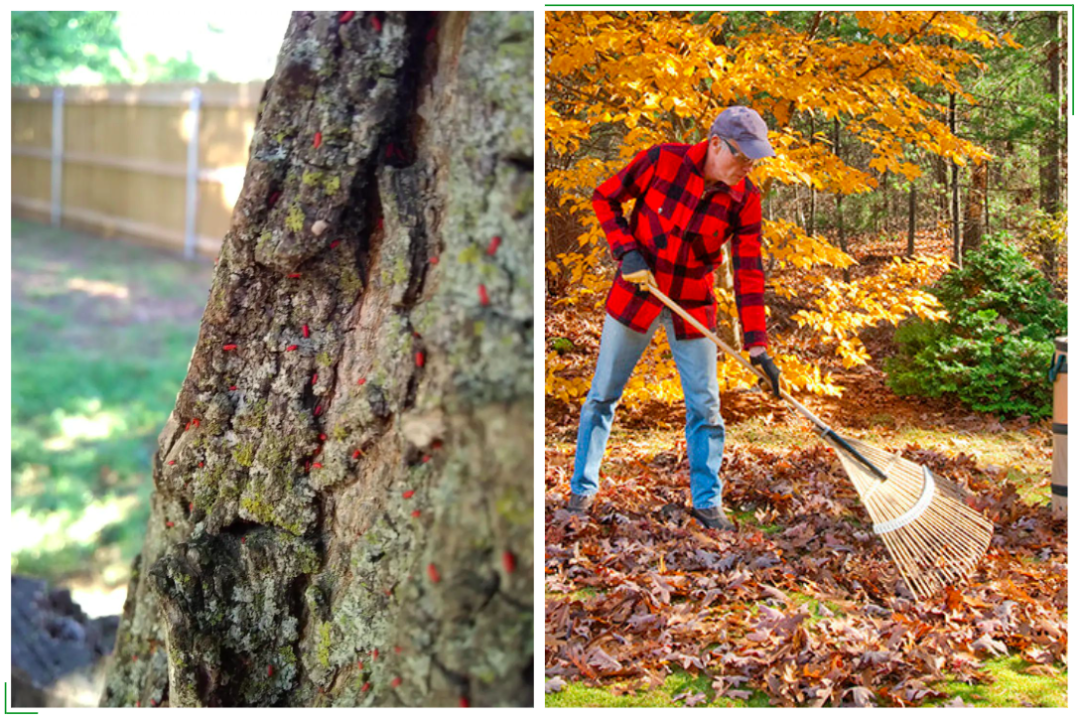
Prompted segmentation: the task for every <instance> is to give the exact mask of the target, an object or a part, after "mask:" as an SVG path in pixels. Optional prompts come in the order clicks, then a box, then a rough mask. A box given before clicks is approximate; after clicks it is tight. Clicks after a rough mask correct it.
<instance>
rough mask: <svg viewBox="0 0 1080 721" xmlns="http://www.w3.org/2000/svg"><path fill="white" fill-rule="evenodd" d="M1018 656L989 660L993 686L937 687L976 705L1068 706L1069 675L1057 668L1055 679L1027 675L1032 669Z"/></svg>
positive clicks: (943, 685)
mask: <svg viewBox="0 0 1080 721" xmlns="http://www.w3.org/2000/svg"><path fill="white" fill-rule="evenodd" d="M1030 666H1031V664H1029V663H1027V662H1026V661H1024V660H1023V659H1021V658H1019V657H1018V656H1007V657H1005V658H998V659H993V660H990V661H987V662H986V663H985V667H986V670H987V671H988V672H989V673H990V674H991V675H992V676H993V677H994V683H993V684H972V685H969V684H965V683H958V682H946V683H941V684H937V686H936V687H935V688H936V689H937V690H939V691H944V692H945V693H947V694H948V695H949V698H954V697H956V696H959V697H960V698H962V699H963V700H964V701H965V702H966V703H970V704H974V705H976V706H998V707H1000V706H1025V705H1031V706H1052V707H1065V706H1066V705H1067V701H1068V688H1069V674H1068V671H1066V670H1065V669H1064V668H1057V669H1056V670H1057V671H1058V674H1059V675H1056V676H1033V675H1031V674H1027V673H1024V672H1025V670H1026V669H1028V668H1030Z"/></svg>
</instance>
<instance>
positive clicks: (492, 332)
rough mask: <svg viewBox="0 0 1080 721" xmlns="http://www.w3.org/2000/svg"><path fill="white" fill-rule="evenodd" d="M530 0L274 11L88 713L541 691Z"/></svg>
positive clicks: (460, 698)
mask: <svg viewBox="0 0 1080 721" xmlns="http://www.w3.org/2000/svg"><path fill="white" fill-rule="evenodd" d="M532 22H533V18H532V13H529V12H523V13H474V14H468V13H423V12H416V13H395V12H386V13H384V12H379V13H364V12H357V13H325V12H298V13H294V15H293V18H292V21H291V23H290V25H289V29H288V31H287V34H286V37H285V41H284V44H283V47H282V50H281V53H280V55H279V59H278V66H277V70H276V72H275V75H274V77H273V78H272V79H271V81H270V82H269V83H268V84H267V89H266V92H265V95H264V98H263V102H262V103H261V104H260V109H259V118H258V120H257V123H256V128H255V134H254V139H253V140H252V145H251V149H250V156H249V157H250V160H249V164H248V169H247V175H246V178H245V182H244V188H243V190H242V192H241V194H240V198H239V200H238V201H237V203H236V207H235V210H234V213H233V220H232V227H231V229H230V230H229V232H228V234H227V235H226V236H225V238H224V242H223V247H222V252H221V255H220V258H219V261H218V265H217V269H216V271H215V274H214V278H213V283H212V287H211V291H210V298H209V301H208V303H207V307H206V311H205V313H204V316H203V319H202V325H201V328H200V332H199V338H198V341H197V344H196V347H195V349H194V352H193V355H192V358H191V362H190V365H189V368H188V374H187V378H186V379H185V381H184V383H183V386H182V388H181V390H180V392H179V394H178V396H177V401H176V407H175V409H174V410H173V412H172V414H171V416H170V418H169V420H168V422H167V423H166V425H165V428H164V430H163V431H162V433H161V436H160V438H159V446H158V451H157V454H156V455H155V457H154V468H153V478H154V494H153V496H152V499H151V503H152V506H153V507H152V515H151V520H150V524H149V527H148V529H147V535H146V543H145V545H144V548H143V551H142V554H141V555H140V557H139V558H138V559H136V562H135V567H134V573H133V577H132V581H131V583H130V586H129V589H128V599H127V602H126V604H125V608H124V616H123V620H122V622H121V626H120V631H119V635H118V640H117V646H116V654H115V661H114V666H113V668H112V669H111V671H110V674H109V677H108V683H107V688H106V691H105V694H104V696H103V698H102V705H106V706H135V705H139V706H142V707H148V706H151V705H158V706H162V705H168V706H241V705H245V706H246V705H258V706H357V705H378V706H399V705H442V706H445V705H454V706H456V705H459V704H469V705H476V706H480V705H484V706H486V705H529V704H531V702H532V658H533V649H532V635H533V632H532V590H533V589H532V567H533V559H532V477H533V472H532V430H533V407H532V368H533V364H532V335H533V327H532V326H533V319H532V292H533V289H532V287H531V282H532V254H533V238H532V226H533V195H532V193H533V158H532V149H533V146H532V125H533V122H532V107H533V98H532V94H533V93H532V82H533V81H532V36H533V31H532Z"/></svg>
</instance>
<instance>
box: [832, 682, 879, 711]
mask: <svg viewBox="0 0 1080 721" xmlns="http://www.w3.org/2000/svg"><path fill="white" fill-rule="evenodd" d="M849 695H850V696H851V704H852V705H853V706H858V707H861V708H866V707H872V706H874V703H873V701H874V699H875V698H876V694H875V693H874V692H873V691H871V690H870V689H868V688H866V687H865V686H852V687H851V688H849V689H847V690H846V691H844V693H843V694H841V696H840V697H841V698H844V697H846V696H849Z"/></svg>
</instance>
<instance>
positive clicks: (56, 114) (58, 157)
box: [49, 88, 64, 227]
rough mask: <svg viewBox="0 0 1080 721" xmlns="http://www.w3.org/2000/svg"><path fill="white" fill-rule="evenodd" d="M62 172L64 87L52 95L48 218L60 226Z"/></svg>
mask: <svg viewBox="0 0 1080 721" xmlns="http://www.w3.org/2000/svg"><path fill="white" fill-rule="evenodd" d="M63 173H64V89H63V88H53V96H52V188H51V190H50V194H51V197H50V199H49V200H50V203H49V206H50V207H49V220H50V221H51V222H52V224H53V225H54V226H56V227H60V207H61V203H62V198H61V193H62V192H63V185H62V183H61V180H62V177H63Z"/></svg>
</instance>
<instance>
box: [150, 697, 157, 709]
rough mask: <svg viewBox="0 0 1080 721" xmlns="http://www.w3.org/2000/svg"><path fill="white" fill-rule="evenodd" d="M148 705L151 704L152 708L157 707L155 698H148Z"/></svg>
mask: <svg viewBox="0 0 1080 721" xmlns="http://www.w3.org/2000/svg"><path fill="white" fill-rule="evenodd" d="M150 705H151V706H153V707H154V708H157V700H156V699H150Z"/></svg>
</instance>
